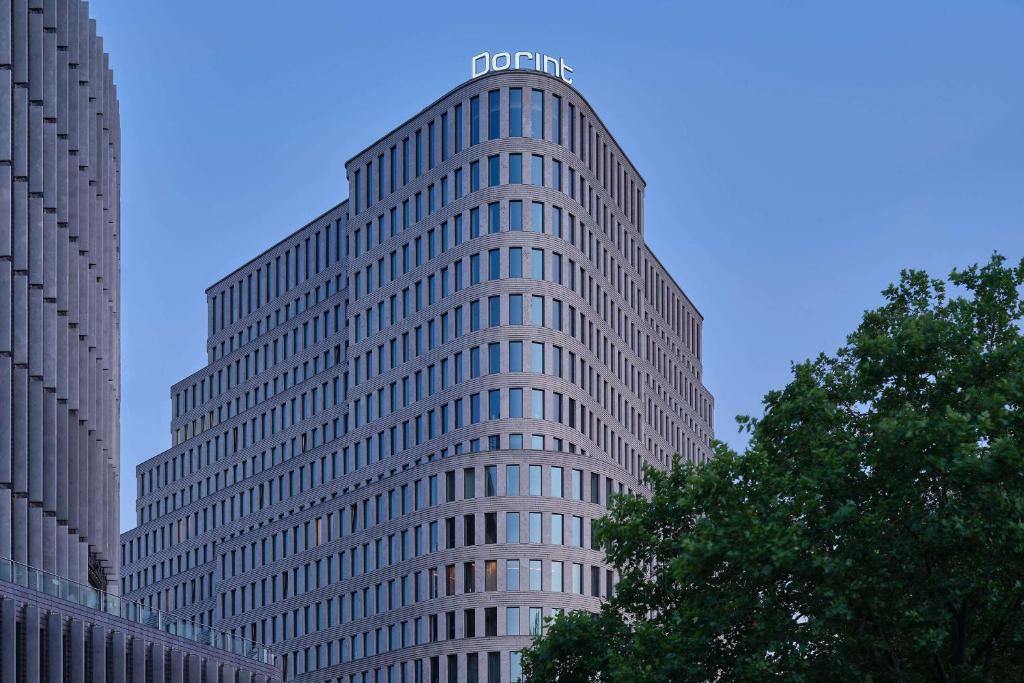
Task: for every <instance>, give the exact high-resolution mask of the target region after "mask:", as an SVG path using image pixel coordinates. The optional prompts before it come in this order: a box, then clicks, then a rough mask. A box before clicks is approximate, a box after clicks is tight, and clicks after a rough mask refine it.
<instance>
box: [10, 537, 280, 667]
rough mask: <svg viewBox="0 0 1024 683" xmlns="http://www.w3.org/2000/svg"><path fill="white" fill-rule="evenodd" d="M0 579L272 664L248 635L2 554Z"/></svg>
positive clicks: (264, 650)
mask: <svg viewBox="0 0 1024 683" xmlns="http://www.w3.org/2000/svg"><path fill="white" fill-rule="evenodd" d="M0 581H7V582H8V583H13V584H14V585H16V586H21V587H22V588H28V589H31V590H35V591H39V592H40V593H45V594H46V595H51V596H53V597H56V598H61V599H62V600H67V601H68V602H73V603H75V604H77V605H82V606H83V607H87V608H89V609H95V610H99V611H101V612H105V613H107V614H112V615H113V616H115V617H120V618H122V619H127V620H129V621H131V622H134V623H136V624H142V625H143V626H148V627H150V628H155V629H159V630H161V631H163V632H164V633H169V634H171V635H173V636H178V637H180V638H185V639H186V640H191V641H193V642H196V643H202V644H203V645H209V646H210V647H215V648H217V649H218V650H224V651H225V652H230V653H232V654H236V655H240V656H242V657H248V658H249V659H255V660H256V661H259V662H262V663H264V664H274V655H273V654H272V653H271V652H270V649H269V648H268V647H266V646H265V645H260V644H259V643H257V642H255V641H252V640H249V639H248V638H242V637H240V636H233V635H231V634H230V633H227V632H226V631H220V630H217V629H215V628H211V627H209V626H204V625H203V624H199V623H196V622H195V621H192V620H191V619H182V618H181V617H175V616H173V615H171V614H168V613H167V612H163V611H161V610H158V609H153V608H151V607H146V606H145V605H143V604H141V603H138V602H133V601H131V600H126V599H124V598H122V597H120V596H118V595H111V594H110V593H107V592H105V591H101V590H98V589H96V588H93V587H92V586H85V585H83V584H80V583H76V582H74V581H71V580H70V579H66V578H64V577H61V576H57V575H56V574H50V573H49V572H44V571H42V570H40V569H36V568H34V567H29V566H27V565H24V564H20V563H18V562H14V561H13V560H9V559H7V558H4V557H0Z"/></svg>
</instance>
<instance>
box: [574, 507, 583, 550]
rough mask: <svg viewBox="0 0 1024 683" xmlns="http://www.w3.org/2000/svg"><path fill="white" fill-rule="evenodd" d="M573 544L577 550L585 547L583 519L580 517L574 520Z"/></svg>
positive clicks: (575, 516) (575, 517)
mask: <svg viewBox="0 0 1024 683" xmlns="http://www.w3.org/2000/svg"><path fill="white" fill-rule="evenodd" d="M572 544H573V545H574V546H576V547H577V548H582V547H583V518H582V517H580V516H578V515H573V518H572Z"/></svg>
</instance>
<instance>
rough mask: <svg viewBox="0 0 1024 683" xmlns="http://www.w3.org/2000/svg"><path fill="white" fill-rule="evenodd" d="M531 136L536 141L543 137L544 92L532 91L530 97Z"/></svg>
mask: <svg viewBox="0 0 1024 683" xmlns="http://www.w3.org/2000/svg"><path fill="white" fill-rule="evenodd" d="M530 124H531V128H532V130H531V131H530V133H531V135H532V136H533V137H535V138H537V139H542V138H543V137H544V91H543V90H534V91H533V92H532V93H531V97H530Z"/></svg>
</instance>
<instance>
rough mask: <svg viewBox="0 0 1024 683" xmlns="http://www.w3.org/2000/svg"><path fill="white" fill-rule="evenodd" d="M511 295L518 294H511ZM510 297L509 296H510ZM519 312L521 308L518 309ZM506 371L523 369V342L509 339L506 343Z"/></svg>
mask: <svg viewBox="0 0 1024 683" xmlns="http://www.w3.org/2000/svg"><path fill="white" fill-rule="evenodd" d="M512 296H519V295H517V294H513V295H512ZM510 298H511V297H510ZM521 307H522V297H520V309H521ZM520 314H521V310H520ZM509 317H510V318H511V317H512V316H511V314H509ZM508 371H509V372H522V371H523V342H521V341H510V342H509V343H508Z"/></svg>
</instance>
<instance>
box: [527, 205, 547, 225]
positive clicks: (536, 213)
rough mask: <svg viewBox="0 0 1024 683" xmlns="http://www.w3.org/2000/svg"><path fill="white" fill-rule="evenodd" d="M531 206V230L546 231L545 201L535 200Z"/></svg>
mask: <svg viewBox="0 0 1024 683" xmlns="http://www.w3.org/2000/svg"><path fill="white" fill-rule="evenodd" d="M530 208H531V211H530V230H531V231H532V232H544V203H543V202H533V204H532V206H531V207H530Z"/></svg>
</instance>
